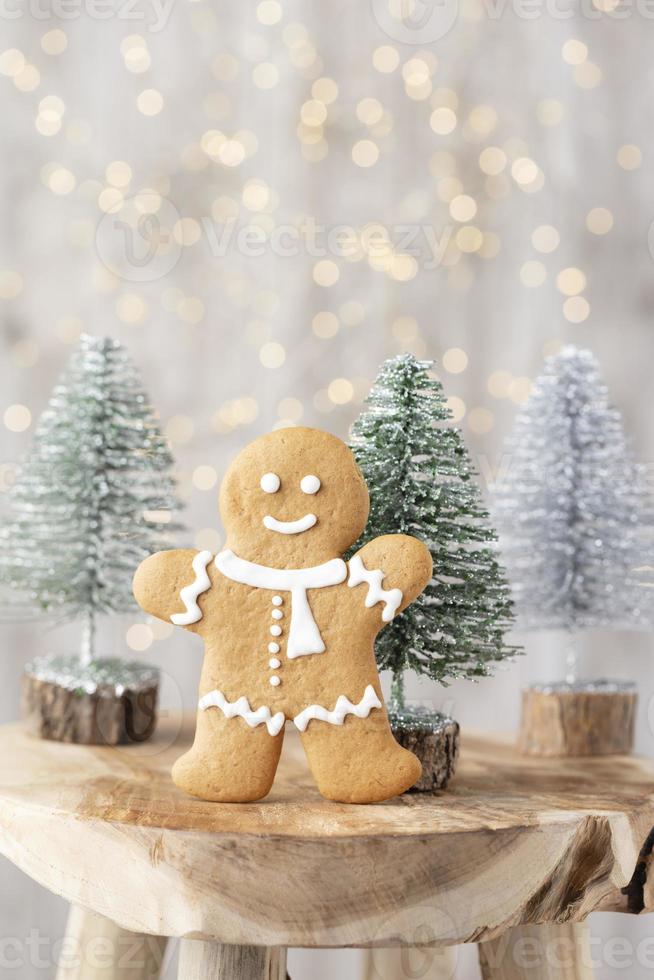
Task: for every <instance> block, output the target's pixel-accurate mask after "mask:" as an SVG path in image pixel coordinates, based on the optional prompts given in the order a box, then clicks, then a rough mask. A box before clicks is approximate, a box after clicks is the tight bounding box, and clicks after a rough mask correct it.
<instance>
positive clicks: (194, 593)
mask: <svg viewBox="0 0 654 980" xmlns="http://www.w3.org/2000/svg"><path fill="white" fill-rule="evenodd" d="M212 558H213V555H212V554H211V552H210V551H199V552H198V553H197V555H196V556H195V558H194V559H193V571H194V572H195V580H194V581H193V582H191V584H190V585H185V586H184V588H183V589H182V590H181V591H180V593H179V597H180V599H181V600H182V602H183V603H184V605H185V606H186V612H183V613H173V614H172V616H171V617H170V621H171V623H174V624H175V626H190V625H191V623H197V622H198V621H199V620H200V619H202V610H201V609H200V607H199V606H198V596H200V595H201V594H202V593H203V592H206V591H207V589H210V588H211V579H210V578H209V573H208V572H207V565H208V564H209V562H210V561H211V559H212Z"/></svg>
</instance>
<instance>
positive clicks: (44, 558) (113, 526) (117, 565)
mask: <svg viewBox="0 0 654 980" xmlns="http://www.w3.org/2000/svg"><path fill="white" fill-rule="evenodd" d="M172 465H173V460H172V457H171V455H170V452H169V451H168V448H167V445H166V443H165V440H164V438H163V436H162V435H161V432H160V431H159V428H158V425H157V422H156V418H155V415H154V412H153V409H152V407H151V406H150V404H149V402H148V399H147V397H146V395H145V392H144V390H143V388H142V385H141V380H140V377H139V374H138V372H137V370H136V368H135V366H134V364H133V363H132V361H131V360H130V358H129V357H128V355H127V354H126V352H125V351H124V350H123V348H122V347H121V346H120V344H118V343H117V342H116V341H114V340H111V339H106V338H104V339H103V338H96V337H89V336H83V337H82V338H81V340H80V342H79V345H78V347H77V348H76V350H75V352H74V354H73V356H72V358H71V361H70V363H69V365H68V368H67V370H66V371H65V373H64V375H63V377H62V378H61V379H60V381H59V384H58V385H57V386H56V388H55V389H54V392H53V394H52V397H51V399H50V402H49V404H48V407H47V408H46V410H45V411H44V412H43V415H42V416H41V418H40V420H39V422H38V425H37V428H36V431H35V435H34V441H33V444H32V448H31V450H30V452H29V454H28V456H27V458H26V460H25V462H24V464H23V466H22V467H21V469H20V471H19V474H18V477H17V480H16V483H15V485H14V487H13V488H12V491H11V494H10V514H9V521H8V523H7V524H6V525H5V526H4V527H3V528H2V532H1V534H0V581H1V583H2V585H3V587H4V591H5V592H7V593H8V598H7V600H6V604H7V606H8V608H7V609H5V615H7V616H17V615H20V614H21V612H22V614H23V616H24V615H25V614H28V615H29V614H30V613H31V614H34V612H37V613H40V614H44V615H48V616H51V617H52V618H54V619H56V620H67V619H81V620H82V621H83V624H84V637H83V644H82V661H83V662H84V663H87V664H88V663H89V662H90V661H91V660H92V659H93V652H94V634H95V624H96V618H97V616H98V615H100V614H102V613H110V612H114V613H122V612H127V611H130V610H132V609H135V608H136V605H135V602H134V599H133V597H132V590H131V580H132V575H133V573H134V570H135V569H136V567H137V566H138V564H139V563H140V562H141V561H142V559H143V558H145V557H146V556H147V555H148V554H151V553H152V552H153V551H157V550H160V549H161V548H162V547H166V542H165V537H164V536H163V535H164V532H165V531H170V529H171V528H172V526H173V525H172V524H171V523H170V516H171V511H172V510H173V509H174V508H176V507H177V505H178V504H177V500H176V497H175V488H174V482H173V479H172V477H171V468H172Z"/></svg>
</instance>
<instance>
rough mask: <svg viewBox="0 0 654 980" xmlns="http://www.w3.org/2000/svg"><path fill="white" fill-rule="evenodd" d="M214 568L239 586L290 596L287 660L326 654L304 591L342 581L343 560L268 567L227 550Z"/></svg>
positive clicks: (343, 571) (222, 553)
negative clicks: (248, 586) (311, 566)
mask: <svg viewBox="0 0 654 980" xmlns="http://www.w3.org/2000/svg"><path fill="white" fill-rule="evenodd" d="M215 565H216V568H217V569H218V570H219V571H220V572H222V574H223V575H224V576H225V577H226V578H229V579H231V580H232V581H233V582H240V583H241V585H251V586H252V587H253V588H255V589H270V590H271V591H273V592H290V593H291V626H290V630H289V634H288V643H287V646H286V656H287V657H289V659H291V660H292V659H293V658H294V657H304V656H306V655H307V654H310V653H324V652H325V644H324V643H323V639H322V636H321V635H320V630H319V629H318V626H317V623H316V621H315V619H314V618H313V613H312V612H311V606H310V605H309V600H308V599H307V590H308V589H323V588H325V586H328V585H339V584H340V583H341V582H344V581H345V579H346V578H347V566H346V564H345V562H344V561H343V559H342V558H332V560H331V561H327V562H325V563H324V565H315V566H314V567H313V568H267V567H266V566H265V565H257V564H255V562H252V561H246V560H245V559H244V558H239V557H238V555H235V554H234V552H233V551H229V550H226V551H221V552H220V554H218V555H216V558H215Z"/></svg>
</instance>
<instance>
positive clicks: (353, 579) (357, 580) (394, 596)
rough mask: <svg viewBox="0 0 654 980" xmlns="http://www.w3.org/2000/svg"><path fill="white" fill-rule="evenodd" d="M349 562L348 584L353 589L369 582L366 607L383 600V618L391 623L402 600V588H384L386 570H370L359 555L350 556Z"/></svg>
mask: <svg viewBox="0 0 654 980" xmlns="http://www.w3.org/2000/svg"><path fill="white" fill-rule="evenodd" d="M348 564H349V566H350V577H349V579H348V583H347V584H348V585H349V586H350V588H351V589H352V588H354V586H355V585H361V583H362V582H367V583H368V594H367V596H366V609H370V607H371V606H374V605H375V604H376V603H377V602H383V603H384V609H383V612H382V619H383V620H384V622H385V623H390V621H391V619H392V618H393V616H394V615H395V613H396V612H397V610H398V609H399V606H400V604H401V602H402V592H401V591H400V589H382V582H383V581H384V578H385V574H384V572H382V570H381V568H376V569H375V570H374V571H368V569H367V568H366V566H365V565H364V564H363V562H362V560H361V558H360V557H359V555H355V556H354V558H350V561H349V563H348Z"/></svg>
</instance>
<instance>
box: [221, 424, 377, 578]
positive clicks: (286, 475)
mask: <svg viewBox="0 0 654 980" xmlns="http://www.w3.org/2000/svg"><path fill="white" fill-rule="evenodd" d="M368 508H369V500H368V488H367V487H366V484H365V482H364V480H363V477H362V476H361V474H360V473H359V470H358V468H357V466H356V464H355V462H354V458H353V456H352V453H351V452H350V450H349V449H348V448H347V446H345V445H344V444H343V443H342V442H341V440H340V439H337V438H336V437H335V436H332V435H330V434H329V433H327V432H320V431H318V430H314V429H305V428H294V429H291V428H289V429H282V430H280V431H277V432H271V433H270V434H269V435H266V436H263V437H262V438H261V439H257V440H256V442H253V443H251V444H250V445H249V446H247V447H246V448H245V449H244V450H243V451H242V452H241V453H239V455H238V456H237V457H236V459H235V460H234V462H233V463H232V465H231V466H230V467H229V470H228V471H227V474H226V476H225V479H224V481H223V484H222V487H221V490H220V512H221V516H222V519H223V523H224V525H225V528H226V529H227V544H228V547H229V548H230V549H231V550H232V551H234V552H235V553H236V554H237V555H247V556H248V558H249V559H250V560H254V561H258V562H261V563H262V564H264V565H290V566H295V567H300V566H303V565H310V564H317V563H318V562H319V561H321V559H322V558H323V557H324V556H326V557H333V556H334V555H340V554H342V553H343V552H344V551H346V550H347V548H349V547H350V545H351V544H352V543H353V542H354V541H356V539H357V538H358V537H359V535H360V534H361V532H362V531H363V528H364V527H365V525H366V521H367V519H368Z"/></svg>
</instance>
